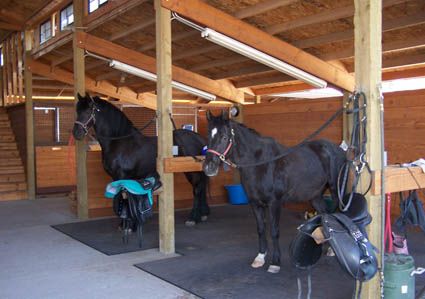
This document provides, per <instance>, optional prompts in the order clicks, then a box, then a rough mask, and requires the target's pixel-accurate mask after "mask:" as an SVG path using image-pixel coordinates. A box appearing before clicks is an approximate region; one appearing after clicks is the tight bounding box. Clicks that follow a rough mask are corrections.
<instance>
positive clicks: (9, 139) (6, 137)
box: [0, 134, 15, 142]
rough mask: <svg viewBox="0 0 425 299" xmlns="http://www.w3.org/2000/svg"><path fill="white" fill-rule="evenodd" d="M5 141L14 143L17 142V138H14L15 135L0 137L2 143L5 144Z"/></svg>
mask: <svg viewBox="0 0 425 299" xmlns="http://www.w3.org/2000/svg"><path fill="white" fill-rule="evenodd" d="M3 141H12V142H15V136H13V134H9V135H0V142H3Z"/></svg>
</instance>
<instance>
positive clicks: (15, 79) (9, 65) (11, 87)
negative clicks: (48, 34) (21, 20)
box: [0, 32, 25, 107]
mask: <svg viewBox="0 0 425 299" xmlns="http://www.w3.org/2000/svg"><path fill="white" fill-rule="evenodd" d="M1 50H2V54H3V66H2V67H1V73H2V74H1V78H2V80H1V81H2V84H1V87H0V88H1V94H2V99H3V101H2V103H1V104H2V106H3V107H7V106H11V105H16V104H19V103H23V102H25V96H24V62H23V57H24V52H23V51H24V50H23V34H22V33H21V32H15V33H13V34H11V35H10V36H9V37H8V38H7V39H5V40H4V41H3V43H2V48H1Z"/></svg>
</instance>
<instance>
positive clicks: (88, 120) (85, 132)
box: [74, 101, 100, 136]
mask: <svg viewBox="0 0 425 299" xmlns="http://www.w3.org/2000/svg"><path fill="white" fill-rule="evenodd" d="M96 111H98V112H99V111H100V110H99V108H97V107H96V105H95V104H94V101H93V108H92V109H91V114H90V117H89V118H88V119H87V121H86V122H85V123H83V122H81V121H78V120H76V121H74V124H76V125H79V126H81V127H82V128H83V130H84V136H85V135H87V133H88V132H89V129H90V128H89V123H90V122H91V121H93V125H94V124H95V123H96V117H95V113H96Z"/></svg>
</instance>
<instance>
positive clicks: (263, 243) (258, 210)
mask: <svg viewBox="0 0 425 299" xmlns="http://www.w3.org/2000/svg"><path fill="white" fill-rule="evenodd" d="M251 207H252V210H253V212H254V216H255V220H257V233H258V241H259V252H258V255H257V256H256V258H255V259H254V261H253V262H252V264H251V266H252V267H253V268H260V267H262V266H264V263H265V257H266V253H267V239H266V223H265V208H264V207H263V206H261V205H260V204H259V203H256V202H255V201H251Z"/></svg>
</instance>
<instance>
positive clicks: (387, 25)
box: [293, 12, 425, 49]
mask: <svg viewBox="0 0 425 299" xmlns="http://www.w3.org/2000/svg"><path fill="white" fill-rule="evenodd" d="M423 23H425V15H424V14H423V13H422V12H420V13H418V14H415V15H410V16H406V17H402V18H395V19H390V20H383V21H382V32H388V31H392V30H397V29H402V28H407V27H411V26H416V25H419V24H423ZM352 38H354V31H353V30H352V29H350V30H345V31H339V32H334V33H329V34H325V35H321V36H315V37H312V38H308V39H303V40H299V41H295V42H293V45H294V46H296V47H299V48H302V49H306V48H311V47H316V46H319V45H324V44H328V43H333V42H340V41H344V40H348V39H352Z"/></svg>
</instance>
